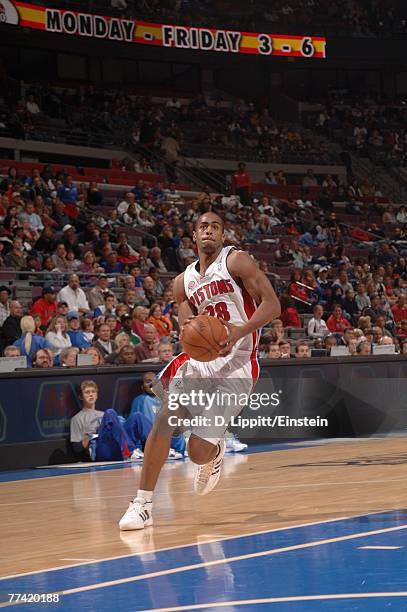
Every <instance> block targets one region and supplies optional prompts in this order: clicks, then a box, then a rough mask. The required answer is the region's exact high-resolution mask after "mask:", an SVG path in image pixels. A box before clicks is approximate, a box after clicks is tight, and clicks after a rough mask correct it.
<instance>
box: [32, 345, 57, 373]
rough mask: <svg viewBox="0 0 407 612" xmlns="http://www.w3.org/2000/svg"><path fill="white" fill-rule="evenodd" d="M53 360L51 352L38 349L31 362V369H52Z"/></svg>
mask: <svg viewBox="0 0 407 612" xmlns="http://www.w3.org/2000/svg"><path fill="white" fill-rule="evenodd" d="M52 366H53V358H52V353H51V351H47V350H45V349H38V351H37V352H36V353H35V355H34V357H33V360H32V367H33V368H52Z"/></svg>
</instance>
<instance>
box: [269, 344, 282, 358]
mask: <svg viewBox="0 0 407 612" xmlns="http://www.w3.org/2000/svg"><path fill="white" fill-rule="evenodd" d="M267 357H268V359H280V348H279V346H278V343H274V342H272V343H271V344H270V346H269V350H268V353H267Z"/></svg>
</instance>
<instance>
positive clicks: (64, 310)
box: [57, 302, 69, 317]
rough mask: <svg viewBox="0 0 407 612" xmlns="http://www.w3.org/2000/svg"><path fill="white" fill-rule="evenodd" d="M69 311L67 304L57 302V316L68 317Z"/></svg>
mask: <svg viewBox="0 0 407 612" xmlns="http://www.w3.org/2000/svg"><path fill="white" fill-rule="evenodd" d="M68 312H69V309H68V304H67V303H66V302H57V315H61V317H66V316H67V315H68Z"/></svg>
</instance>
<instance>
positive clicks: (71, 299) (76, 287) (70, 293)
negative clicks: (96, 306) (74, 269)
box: [58, 274, 90, 314]
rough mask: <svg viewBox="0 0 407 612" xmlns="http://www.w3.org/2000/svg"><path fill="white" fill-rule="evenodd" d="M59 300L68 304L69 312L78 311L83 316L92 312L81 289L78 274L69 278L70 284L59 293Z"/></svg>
mask: <svg viewBox="0 0 407 612" xmlns="http://www.w3.org/2000/svg"><path fill="white" fill-rule="evenodd" d="M58 300H59V301H60V302H61V301H63V302H66V303H67V304H68V307H69V310H76V311H77V312H79V313H81V314H86V313H87V312H89V310H90V309H89V304H88V300H87V299H86V295H85V293H84V291H83V289H81V287H80V282H79V277H78V275H77V274H71V275H70V276H69V279H68V284H67V285H66V286H65V287H63V288H62V289H61V291H60V292H59V293H58Z"/></svg>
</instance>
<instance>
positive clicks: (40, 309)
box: [30, 285, 57, 329]
mask: <svg viewBox="0 0 407 612" xmlns="http://www.w3.org/2000/svg"><path fill="white" fill-rule="evenodd" d="M56 295H57V289H55V287H52V286H50V285H46V286H45V287H44V288H43V290H42V297H41V298H39V299H38V300H36V301H35V302H34V304H33V305H32V307H31V309H30V314H31V315H32V316H36V315H38V316H39V317H40V319H41V327H42V328H43V329H45V328H46V327H47V326H48V324H49V322H50V321H51V319H52V318H53V317H55V315H56V313H57V305H56Z"/></svg>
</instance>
